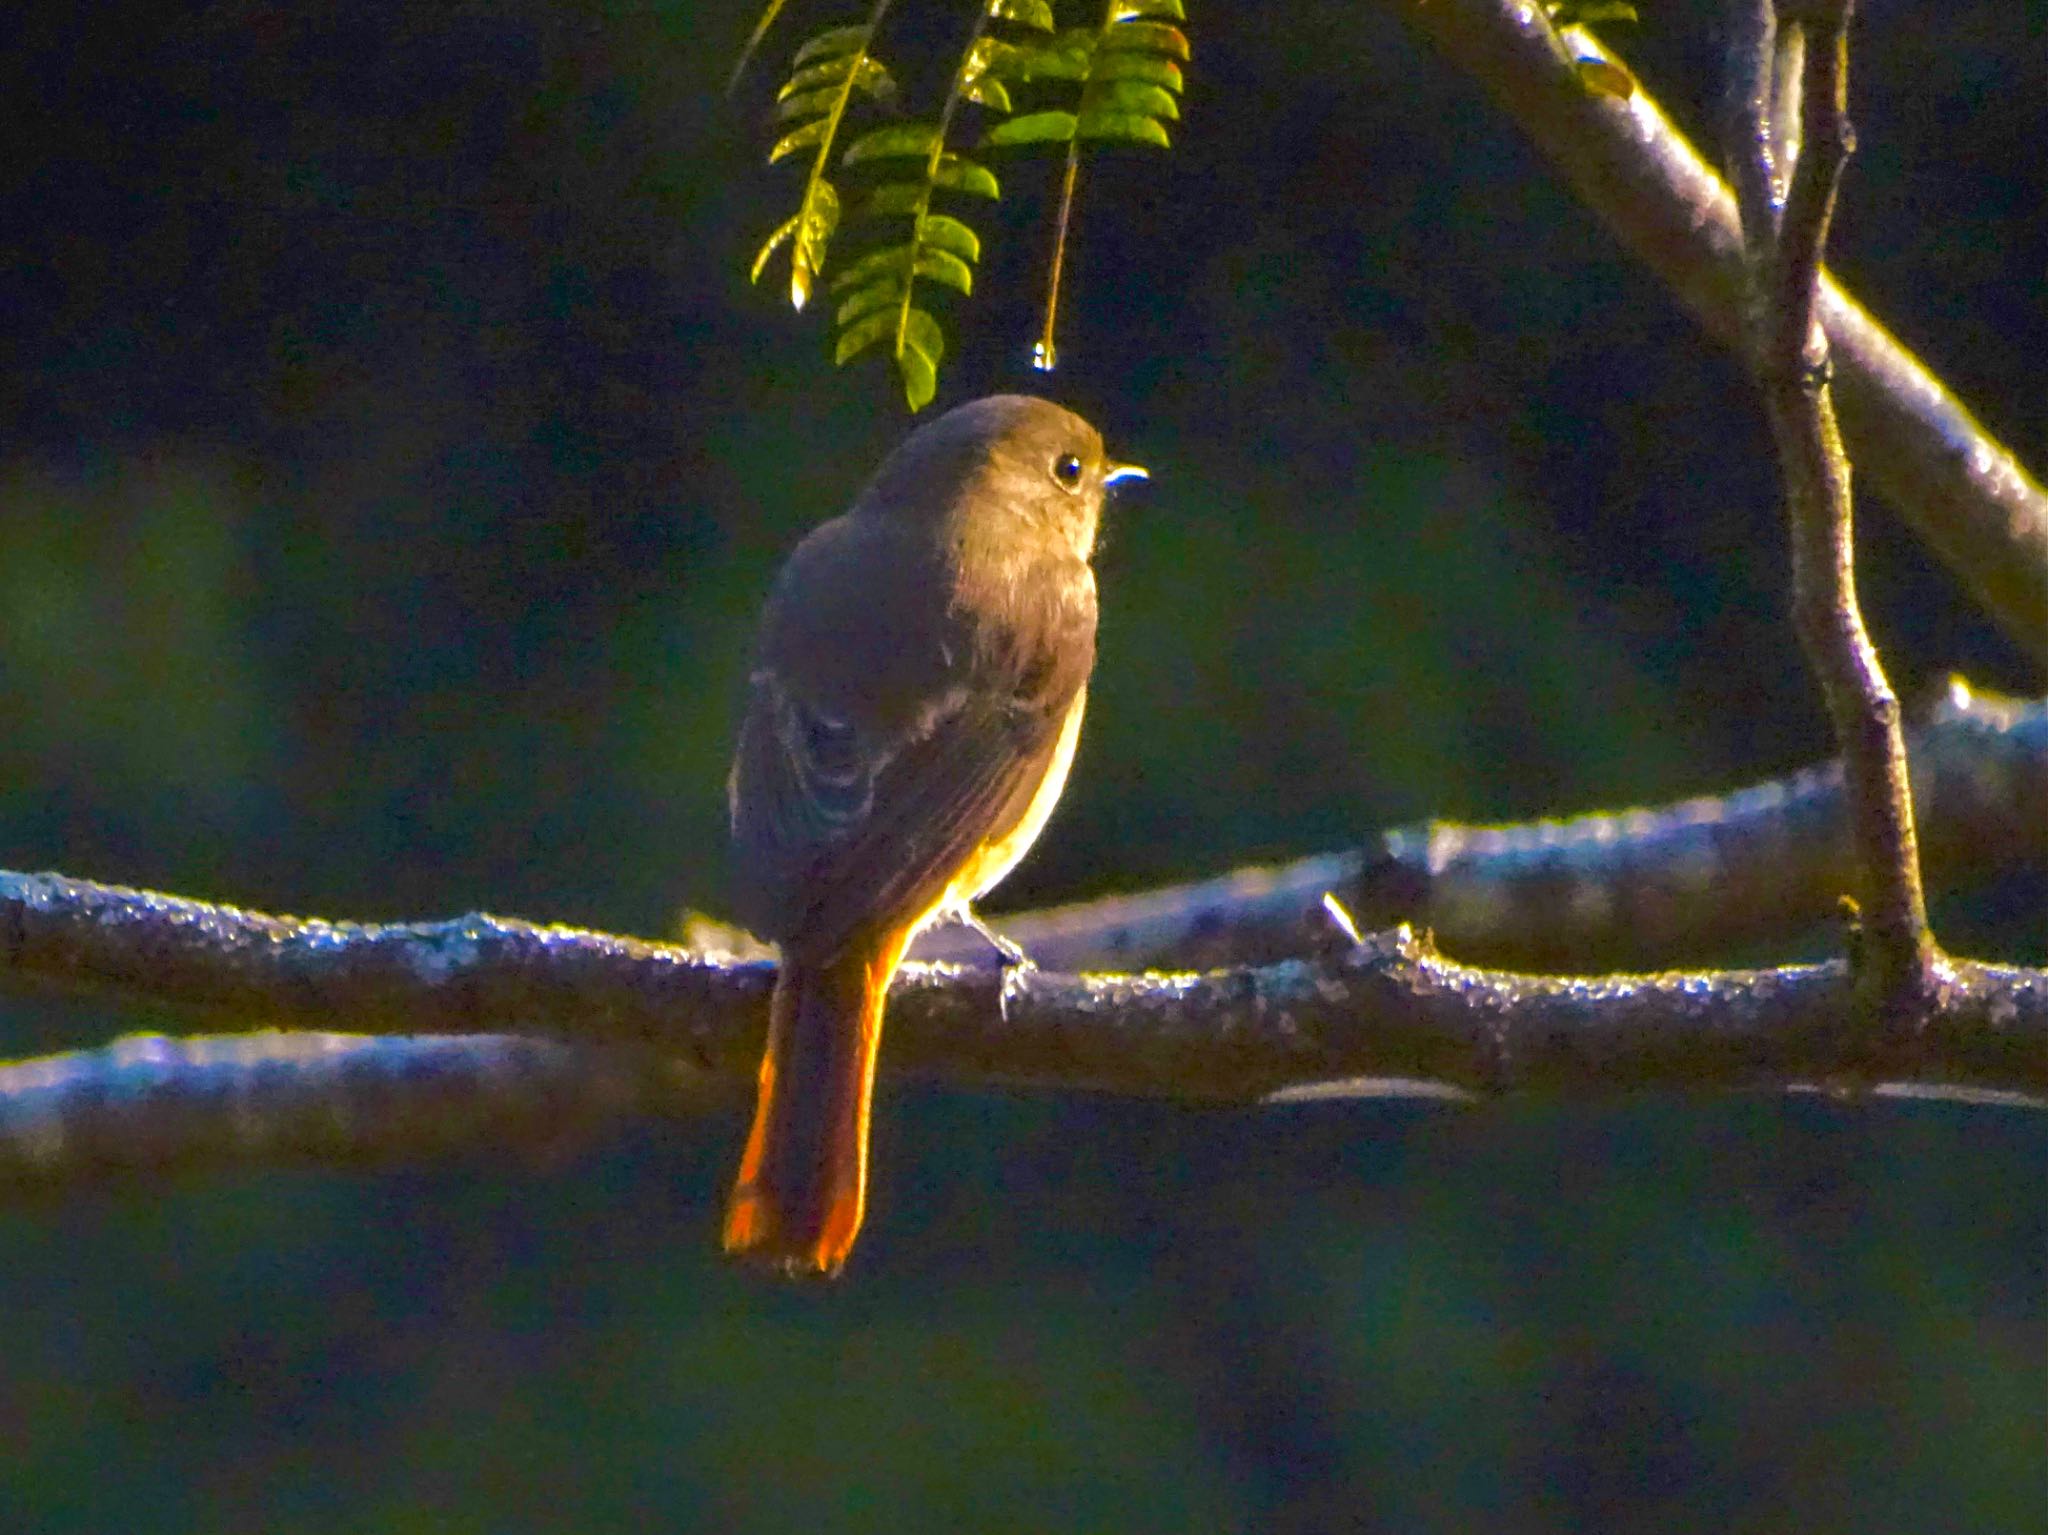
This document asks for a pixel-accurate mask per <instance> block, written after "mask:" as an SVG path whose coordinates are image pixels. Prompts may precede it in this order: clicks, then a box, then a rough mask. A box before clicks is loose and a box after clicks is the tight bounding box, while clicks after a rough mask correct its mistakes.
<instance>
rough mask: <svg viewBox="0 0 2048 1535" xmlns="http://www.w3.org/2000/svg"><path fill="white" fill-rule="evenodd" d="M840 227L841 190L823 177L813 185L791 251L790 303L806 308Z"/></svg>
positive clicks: (793, 305) (795, 306)
mask: <svg viewBox="0 0 2048 1535" xmlns="http://www.w3.org/2000/svg"><path fill="white" fill-rule="evenodd" d="M838 228H839V192H838V189H837V188H835V187H834V186H833V185H832V183H831V182H829V181H827V180H826V179H825V178H824V177H822V176H820V177H818V178H817V179H816V180H815V181H813V182H812V183H811V184H810V190H809V191H808V192H806V193H805V195H804V205H803V208H802V209H801V211H800V212H799V213H798V214H797V226H796V235H795V238H794V241H793V243H792V244H791V246H790V254H789V305H790V308H792V309H799V310H800V309H802V308H803V307H804V305H805V304H807V303H809V302H810V299H811V288H812V286H813V285H814V284H815V283H816V282H817V280H818V274H819V273H821V272H823V271H824V270H825V251H826V248H827V247H828V246H830V245H831V243H832V236H833V234H834V232H836V231H837V230H838Z"/></svg>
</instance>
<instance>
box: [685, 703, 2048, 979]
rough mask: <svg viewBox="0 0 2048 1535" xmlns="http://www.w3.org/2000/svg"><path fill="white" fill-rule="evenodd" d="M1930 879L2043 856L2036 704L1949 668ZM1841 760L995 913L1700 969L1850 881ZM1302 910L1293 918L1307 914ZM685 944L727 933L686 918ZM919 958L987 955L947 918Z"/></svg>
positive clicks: (1162, 962)
mask: <svg viewBox="0 0 2048 1535" xmlns="http://www.w3.org/2000/svg"><path fill="white" fill-rule="evenodd" d="M1907 745H1908V751H1909V755H1910V757H1911V761H1912V778H1913V789H1914V797H1915V802H1916V813H1917V818H1918V822H1919V827H1920V841H1921V852H1922V856H1923V858H1924V860H1925V866H1926V874H1927V878H1928V881H1929V882H1930V884H1931V885H1932V886H1933V887H1934V888H1936V889H1958V888H1961V887H1963V886H1965V885H1966V884H1968V883H1969V882H1970V881H1972V880H1981V879H1983V878H1984V877H1985V876H1986V875H1988V874H1990V873H1992V872H1994V871H1996V870H1998V869H2001V868H2010V867H2012V866H2014V865H2017V864H2024V863H2027V862H2035V863H2048V815H2044V814H2043V813H2042V807H2043V806H2044V805H2048V702H2044V701H2033V702H2020V701H2016V700H2011V699H2001V698H1997V697H1989V696H1985V695H1981V694H1977V693H1973V692H1972V691H1971V690H1970V689H1969V688H1968V687H1967V686H1966V685H1964V684H1963V683H1961V682H1960V681H1958V682H1955V683H1953V684H1951V687H1950V689H1949V692H1948V694H1947V696H1946V697H1945V698H1944V699H1943V700H1942V701H1941V702H1940V703H1939V704H1938V705H1937V706H1936V707H1935V708H1934V709H1932V710H1931V711H1930V712H1929V713H1928V715H1927V717H1926V718H1925V719H1924V720H1923V721H1922V723H1921V724H1920V726H1919V728H1917V729H1916V730H1914V731H1912V732H1911V733H1910V735H1909V736H1908V741H1907ZM1848 824H1849V823H1848V817H1847V813H1846V811H1845V808H1844V805H1843V795H1842V773H1841V768H1840V766H1839V765H1838V764H1836V763H1833V762H1830V763H1826V764H1823V765H1822V766H1819V767H1816V768H1812V769H1809V770H1807V771H1805V772H1801V773H1796V774H1793V775H1791V776H1790V777H1787V778H1779V779H1772V780H1770V781H1768V782H1765V783H1760V784H1756V785H1753V786H1751V787H1749V788H1745V789H1738V790H1734V791H1732V792H1730V793H1727V794H1722V795H1715V796H1711V797H1702V798H1699V799H1690V800H1683V801H1680V802H1678V803H1676V804H1670V805H1661V806H1656V807H1653V808H1646V809H1639V810H1630V811H1625V812H1622V813H1618V814H1614V813H1602V814H1597V815H1585V816H1578V817H1574V818H1571V819H1567V820H1549V821H1535V822H1526V823H1522V824H1518V825H1512V826H1467V825H1459V824H1457V823H1454V822H1432V823H1428V824H1425V825H1421V826H1414V827H1403V828H1399V829H1396V830H1393V831H1389V832H1386V833H1384V834H1383V835H1382V836H1381V838H1380V839H1379V840H1378V841H1377V843H1375V844H1373V845H1370V846H1368V847H1367V848H1364V849H1347V850H1345V851H1341V852H1332V853H1322V854H1318V855H1316V856H1314V857H1311V858H1304V859H1300V860H1298V861H1296V862H1294V863H1289V864H1282V865H1277V866H1271V867H1261V868H1248V869H1240V870H1237V871H1236V872H1234V873H1231V874H1227V875H1224V876H1222V877H1221V878H1217V879H1211V880H1205V881H1202V882H1199V883H1196V884H1189V885H1177V886H1172V887H1169V888H1166V889H1161V890H1150V891H1143V892H1139V893H1137V894H1134V895H1123V896H1111V897H1108V898H1105V899H1102V900H1097V901H1088V902H1082V903H1078V904H1075V905H1072V906H1061V907H1055V908H1053V909H1051V910H1047V911H1039V912H1026V913H1021V914H1018V915H1014V916H1005V917H1001V918H998V919H996V921H997V925H998V926H1000V927H1001V929H1002V931H1003V932H1004V934H1005V935H1007V936H1008V937H1010V938H1012V939H1014V940H1015V941H1016V942H1017V943H1019V944H1021V945H1022V946H1023V947H1024V949H1025V950H1026V951H1027V952H1028V953H1029V954H1031V955H1032V957H1033V958H1035V959H1036V960H1037V961H1038V962H1039V963H1040V964H1042V965H1045V966H1046V967H1048V968H1050V969H1054V970H1070V971H1071V970H1090V969H1118V970H1142V969H1149V968H1154V967H1158V966H1174V967H1210V966H1221V965H1235V964H1260V963H1264V962H1267V961H1270V960H1274V959H1278V958H1282V957H1284V956H1287V955H1298V954H1300V953H1302V952H1304V950H1305V948H1306V946H1307V945H1308V944H1309V943H1310V942H1311V940H1312V930H1311V927H1310V926H1309V925H1306V924H1307V922H1312V921H1313V918H1312V916H1311V915H1310V914H1312V913H1313V912H1314V911H1315V909H1316V906H1317V903H1318V902H1319V901H1320V900H1321V898H1322V896H1323V895H1324V893H1325V892H1331V893H1334V894H1335V895H1336V896H1337V897H1338V899H1339V900H1340V901H1342V902H1343V903H1344V905H1345V906H1347V907H1348V908H1349V909H1350V910H1351V912H1352V914H1353V915H1354V916H1355V917H1356V918H1357V919H1358V920H1359V921H1360V922H1361V923H1363V924H1364V925H1365V926H1367V927H1386V926H1390V925H1392V924H1393V923H1395V922H1401V921H1407V922H1413V923H1414V924H1415V925H1416V926H1417V927H1420V928H1426V929H1428V930H1429V931H1431V932H1433V933H1434V934H1435V936H1436V941H1437V942H1438V944H1439V945H1440V946H1441V947H1442V948H1443V949H1444V951H1445V952H1446V953H1449V954H1454V955H1456V956H1457V957H1458V958H1460V959H1463V960H1466V961H1468V962H1471V963H1476V964H1485V965H1497V966H1503V967H1509V968H1514V969H1521V970H1539V971H1568V970H1569V971H1579V972H1587V971H1600V970H1641V969H1651V968H1656V967H1659V966H1668V965H1674V964H1700V963H1704V962H1706V961H1708V960H1710V959H1711V958H1712V957H1713V956H1715V955H1716V954H1725V953H1726V952H1728V951H1729V950H1730V949H1731V948H1734V947H1736V946H1739V945H1756V944H1759V943H1763V942H1767V941H1769V940H1772V939H1777V940H1781V941H1782V940H1786V939H1790V938H1793V937H1796V936H1798V935H1799V934H1801V933H1802V932H1805V931H1806V930H1809V929H1811V928H1812V927H1813V926H1814V925H1815V924H1817V923H1821V922H1825V921H1828V920H1830V919H1831V918H1832V917H1833V916H1834V915H1835V914H1836V911H1837V909H1838V904H1839V901H1840V898H1841V896H1842V894H1843V892H1845V891H1848V890H1851V889H1853V888H1854V885H1855V865H1854V849H1853V846H1852V844H1851V841H1850V838H1849V834H1848ZM1305 919H1306V921H1305ZM691 937H692V941H694V942H701V943H706V944H709V945H711V946H714V947H717V946H727V947H733V946H738V942H739V941H738V940H736V939H734V938H733V937H732V936H731V935H729V934H727V933H724V932H722V931H721V930H719V929H717V928H715V927H713V926H711V925H709V924H699V925H698V926H697V927H696V928H695V929H694V930H693V931H692V934H691ZM916 952H917V954H918V956H919V957H922V958H927V959H945V960H951V961H957V962H962V963H968V964H987V963H991V962H992V956H991V955H990V953H989V950H988V946H987V945H986V944H984V943H983V942H982V941H981V940H980V939H979V938H976V937H974V936H973V935H972V934H970V933H964V932H962V931H961V930H959V929H949V928H937V929H934V930H933V931H931V932H929V933H927V934H926V935H925V936H924V937H923V938H922V939H920V940H919V947H918V949H917V951H916Z"/></svg>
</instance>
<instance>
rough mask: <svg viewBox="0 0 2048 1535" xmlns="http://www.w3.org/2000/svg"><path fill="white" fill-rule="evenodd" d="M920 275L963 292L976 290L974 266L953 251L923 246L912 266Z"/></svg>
mask: <svg viewBox="0 0 2048 1535" xmlns="http://www.w3.org/2000/svg"><path fill="white" fill-rule="evenodd" d="M912 271H914V272H915V273H916V274H917V275H918V276H919V277H929V278H930V279H931V280H932V281H933V282H941V283H944V284H945V285H946V286H947V287H949V288H953V289H956V290H958V291H959V292H961V293H972V292H973V291H974V268H973V267H971V266H969V265H968V264H967V263H966V262H964V261H962V260H961V259H960V258H959V257H958V256H956V255H954V254H953V253H952V252H951V251H947V250H935V249H934V248H932V247H931V246H928V245H927V246H924V247H922V248H921V249H920V250H919V251H918V253H917V261H916V263H915V265H914V266H913V267H912Z"/></svg>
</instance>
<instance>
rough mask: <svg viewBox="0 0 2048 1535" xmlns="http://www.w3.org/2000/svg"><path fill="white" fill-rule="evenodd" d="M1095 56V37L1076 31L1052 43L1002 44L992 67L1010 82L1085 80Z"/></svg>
mask: <svg viewBox="0 0 2048 1535" xmlns="http://www.w3.org/2000/svg"><path fill="white" fill-rule="evenodd" d="M1094 54H1095V33H1094V32H1093V31H1092V30H1091V29H1089V28H1087V27H1072V28H1069V29H1068V30H1067V31H1064V32H1061V33H1059V34H1058V35H1057V36H1055V37H1054V38H1053V39H1052V40H1051V41H1050V42H1045V43H1003V44H999V45H998V46H997V47H996V48H995V50H994V52H993V53H992V54H991V56H990V59H989V65H988V67H989V70H990V72H991V73H994V74H1000V75H1001V76H1002V77H1003V78H1004V79H1006V80H1025V81H1032V80H1085V79H1087V78H1088V61H1089V59H1091V58H1092V57H1093V56H1094Z"/></svg>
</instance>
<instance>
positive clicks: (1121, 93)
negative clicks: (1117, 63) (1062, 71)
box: [1081, 80, 1180, 139]
mask: <svg viewBox="0 0 2048 1535" xmlns="http://www.w3.org/2000/svg"><path fill="white" fill-rule="evenodd" d="M1091 112H1134V113H1136V114H1138V115H1139V116H1141V117H1163V118H1165V119H1166V120H1167V121H1168V122H1170V123H1171V122H1178V121H1179V120H1180V103H1179V102H1177V101H1175V100H1174V99H1173V94H1172V92H1170V91H1167V90H1165V89H1163V88H1162V87H1160V86H1157V85H1149V84H1147V83H1146V82H1145V81H1143V80H1104V81H1101V82H1097V81H1094V80H1090V81H1089V82H1088V90H1087V92H1086V93H1085V94H1084V95H1083V96H1082V98H1081V120H1082V129H1081V137H1082V138H1084V139H1085V138H1087V137H1088V129H1087V126H1086V125H1087V119H1088V115H1089V114H1090V113H1091Z"/></svg>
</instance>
